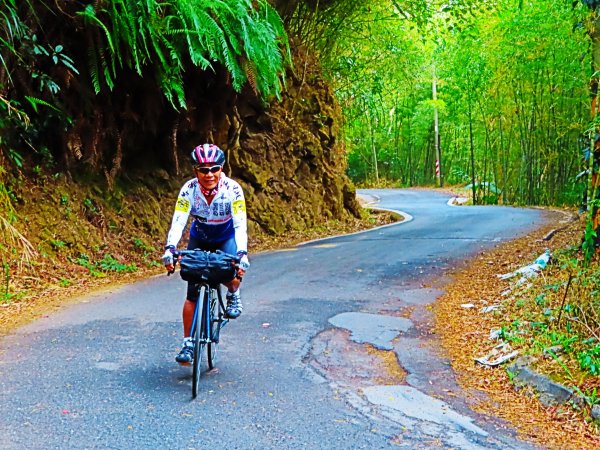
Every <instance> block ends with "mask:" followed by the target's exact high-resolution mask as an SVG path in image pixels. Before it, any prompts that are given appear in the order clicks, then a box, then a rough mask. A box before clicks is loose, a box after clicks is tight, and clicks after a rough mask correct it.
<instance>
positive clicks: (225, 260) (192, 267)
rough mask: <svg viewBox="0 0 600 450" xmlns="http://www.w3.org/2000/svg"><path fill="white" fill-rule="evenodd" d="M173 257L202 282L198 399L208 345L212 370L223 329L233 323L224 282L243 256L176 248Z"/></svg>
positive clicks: (197, 313) (196, 334) (197, 319)
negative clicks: (225, 296) (203, 362)
mask: <svg viewBox="0 0 600 450" xmlns="http://www.w3.org/2000/svg"><path fill="white" fill-rule="evenodd" d="M173 257H174V260H175V261H177V262H179V265H180V267H181V270H180V275H181V277H182V278H183V279H184V280H186V281H191V282H195V283H198V284H199V285H200V289H199V294H198V298H197V300H196V307H195V309H194V318H193V320H192V328H191V333H190V336H191V337H192V340H193V341H194V352H193V354H194V360H193V366H192V398H196V396H197V395H198V387H199V384H200V372H201V370H200V366H201V362H202V353H204V347H206V360H207V362H208V369H209V370H212V369H214V368H215V363H216V359H217V346H218V344H219V339H220V335H221V328H223V327H224V326H225V325H227V323H228V322H229V318H228V317H227V312H226V308H225V304H224V303H223V296H222V294H221V283H222V282H224V281H225V282H226V281H230V280H231V279H233V278H234V277H235V276H236V275H235V273H236V270H237V267H238V265H239V263H240V258H239V257H237V256H234V255H230V254H228V253H225V252H222V251H220V250H217V251H216V252H207V251H204V250H198V249H196V250H176V251H174V252H173ZM186 257H187V258H186ZM171 273H172V272H171Z"/></svg>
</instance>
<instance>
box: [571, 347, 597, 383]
mask: <svg viewBox="0 0 600 450" xmlns="http://www.w3.org/2000/svg"><path fill="white" fill-rule="evenodd" d="M577 360H578V361H579V364H580V366H581V368H582V369H583V370H586V371H588V372H589V373H591V374H592V375H596V376H597V375H600V344H596V345H594V346H593V347H590V348H588V349H585V350H583V351H581V352H579V353H577Z"/></svg>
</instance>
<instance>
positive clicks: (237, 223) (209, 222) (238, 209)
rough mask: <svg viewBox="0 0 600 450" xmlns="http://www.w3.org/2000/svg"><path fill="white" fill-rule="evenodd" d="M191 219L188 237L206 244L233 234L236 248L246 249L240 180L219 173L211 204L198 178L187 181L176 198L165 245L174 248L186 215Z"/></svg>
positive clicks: (244, 208) (225, 238)
mask: <svg viewBox="0 0 600 450" xmlns="http://www.w3.org/2000/svg"><path fill="white" fill-rule="evenodd" d="M190 215H191V216H192V217H193V218H194V220H193V222H192V227H191V229H190V236H191V237H193V238H195V239H199V240H201V241H203V242H208V243H219V242H224V241H226V240H228V239H231V238H232V237H235V243H236V245H237V250H238V252H239V251H244V252H247V251H248V234H247V231H246V228H247V226H246V201H245V199H244V192H243V191H242V187H241V186H240V185H239V183H238V182H237V181H235V180H232V179H231V178H229V177H227V176H225V174H223V173H221V177H220V178H219V184H218V185H217V193H216V195H215V197H214V198H213V199H212V202H211V203H210V205H209V204H208V202H207V201H206V197H205V196H204V194H203V193H202V190H201V187H200V184H199V182H198V179H197V178H193V179H191V180H189V181H187V182H186V183H185V184H184V185H183V187H182V188H181V191H180V192H179V196H178V197H177V203H176V204H175V213H174V214H173V220H172V222H171V229H170V230H169V234H168V236H167V245H173V246H175V247H177V244H178V243H179V241H180V240H181V236H182V235H183V230H184V229H185V227H186V225H187V222H188V218H189V216H190Z"/></svg>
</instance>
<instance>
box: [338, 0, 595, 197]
mask: <svg viewBox="0 0 600 450" xmlns="http://www.w3.org/2000/svg"><path fill="white" fill-rule="evenodd" d="M453 3H454V6H453ZM461 3H462V7H461ZM471 3H472V4H471ZM471 3H470V2H449V3H448V2H445V3H442V2H439V3H438V4H437V5H436V2H428V5H429V9H428V11H427V15H424V14H425V13H424V12H421V13H420V14H421V15H420V16H419V18H420V20H416V17H417V16H415V15H410V14H406V11H405V10H404V11H403V10H400V9H398V4H397V2H378V6H374V5H370V6H368V7H364V9H363V14H362V16H361V17H362V20H360V21H355V22H354V24H353V26H352V27H350V29H348V30H346V32H345V33H346V34H345V35H344V36H341V37H340V38H339V40H340V41H344V43H343V45H339V43H338V47H337V48H338V49H341V52H340V53H338V54H336V55H334V56H333V57H331V58H329V59H327V64H326V66H327V67H328V68H330V69H331V73H332V78H333V79H334V81H335V83H336V87H337V90H338V94H339V97H340V100H341V102H342V105H343V107H344V110H345V117H346V134H347V136H346V137H347V142H348V148H349V164H350V169H349V170H350V175H351V176H352V177H353V178H354V180H355V181H356V182H359V183H365V184H374V183H380V184H381V183H384V182H388V183H390V184H392V185H397V186H415V185H423V184H434V183H435V182H436V178H435V164H436V153H435V135H434V121H433V117H434V113H435V112H437V114H438V116H439V147H440V153H441V160H440V163H441V176H442V181H443V182H445V183H446V184H452V185H456V184H463V185H466V184H468V183H470V184H471V185H473V186H475V187H476V188H477V189H474V194H475V195H474V196H475V201H476V202H483V203H496V202H505V203H511V204H577V203H578V202H580V201H582V198H583V195H584V192H585V189H586V177H585V176H579V177H578V174H579V175H580V174H581V173H582V172H583V171H584V170H585V168H586V166H587V164H588V162H587V160H586V156H587V157H589V145H590V144H589V141H590V133H589V126H590V113H589V111H590V106H589V105H590V98H589V83H590V77H591V75H592V73H591V60H590V58H591V56H590V54H591V48H590V38H589V27H588V26H587V24H586V20H587V19H588V17H589V15H590V9H589V8H588V7H587V5H583V4H580V3H575V4H574V3H572V2H567V1H563V0H543V1H536V2H525V1H517V0H514V1H513V0H502V1H494V2H471ZM434 80H435V85H436V88H437V99H435V100H434V99H433V96H432V86H433V84H434ZM588 159H589V158H588Z"/></svg>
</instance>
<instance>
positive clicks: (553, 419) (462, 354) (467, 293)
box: [435, 213, 600, 449]
mask: <svg viewBox="0 0 600 450" xmlns="http://www.w3.org/2000/svg"><path fill="white" fill-rule="evenodd" d="M556 214H558V213H556ZM557 217H560V216H557ZM556 228H557V225H556V223H552V224H550V225H548V226H546V227H544V228H542V229H539V230H537V231H535V232H533V233H531V234H530V235H528V236H526V237H523V238H520V239H518V240H515V241H511V242H509V243H505V244H501V245H499V246H498V247H496V248H495V249H492V250H490V251H486V252H483V253H481V254H479V255H478V256H477V257H475V258H473V260H472V262H471V264H470V266H469V267H468V268H467V269H466V270H461V271H460V272H458V273H456V274H455V275H454V279H453V282H452V284H451V285H449V286H447V289H446V293H445V294H444V295H443V296H442V297H441V298H439V299H438V301H437V302H436V305H435V315H436V332H437V333H438V334H439V335H440V337H441V338H442V342H443V346H444V348H445V350H446V351H447V353H448V354H449V356H450V358H451V361H452V366H453V368H454V370H455V371H456V372H457V375H458V379H459V382H460V383H461V385H462V386H463V387H464V388H465V389H467V390H468V391H471V392H473V393H475V392H479V393H480V394H481V393H483V394H484V396H485V397H486V398H487V399H486V400H483V401H481V402H479V404H478V405H477V406H476V409H477V410H478V411H481V412H483V413H487V414H490V415H495V416H498V417H501V418H503V419H505V420H507V421H509V422H511V423H512V424H513V425H514V426H515V428H516V429H517V430H518V432H519V434H520V436H521V437H522V438H523V439H525V440H530V441H533V442H536V443H538V444H541V445H543V446H544V447H545V448H551V449H592V448H599V446H600V437H599V436H598V434H597V430H596V428H595V427H594V426H593V425H590V424H589V423H587V422H586V421H585V420H584V417H583V416H582V415H581V414H579V413H577V412H575V411H573V410H572V409H571V408H569V407H549V408H546V407H544V406H543V405H542V404H541V403H540V402H539V401H538V400H537V398H536V396H535V394H534V393H531V392H526V391H521V392H517V391H515V389H514V388H513V385H512V383H511V381H510V378H509V376H508V374H507V372H506V369H505V367H504V366H500V367H494V368H491V367H486V366H482V365H479V364H476V363H475V362H474V359H475V358H476V357H479V356H482V355H485V354H486V353H488V352H489V350H490V348H491V347H492V346H493V345H494V343H493V341H491V340H490V339H489V335H490V330H493V329H497V328H498V327H499V326H500V325H501V324H502V323H503V321H505V320H510V318H509V317H508V316H507V315H506V314H489V313H484V312H482V311H481V308H482V307H485V306H491V305H494V304H497V303H498V302H499V301H500V299H502V292H503V291H505V290H506V289H507V286H509V284H508V281H505V280H500V279H499V278H498V276H497V275H499V274H504V273H507V272H510V271H513V270H515V269H517V268H518V267H522V266H524V265H527V264H530V263H531V262H532V261H533V260H535V258H536V257H537V256H538V255H540V254H541V253H543V252H544V250H545V249H546V248H550V249H551V251H554V250H555V249H561V248H564V247H566V246H567V245H569V244H571V243H572V242H573V241H577V240H578V239H579V240H580V236H581V234H582V232H583V231H582V230H583V228H582V225H581V223H580V222H579V221H573V222H571V223H570V224H568V225H564V226H562V228H561V229H560V230H558V232H556V233H555V234H554V235H553V237H552V238H551V239H550V240H549V241H544V240H543V238H544V237H545V236H547V235H548V234H549V233H550V232H551V231H552V230H556ZM513 282H514V280H513ZM467 303H472V304H474V305H475V307H473V308H464V307H461V305H464V304H467Z"/></svg>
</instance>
